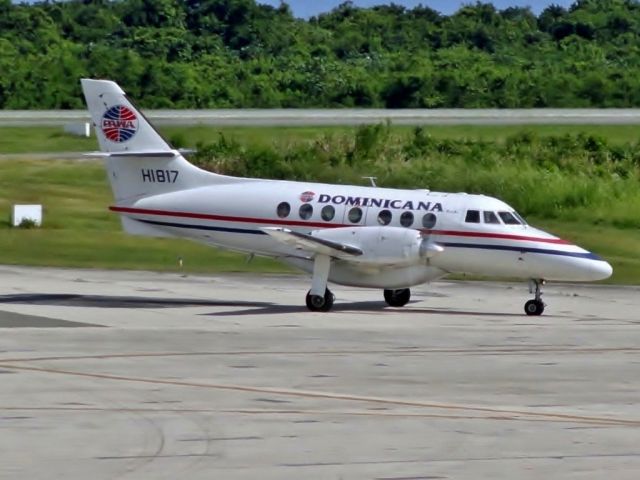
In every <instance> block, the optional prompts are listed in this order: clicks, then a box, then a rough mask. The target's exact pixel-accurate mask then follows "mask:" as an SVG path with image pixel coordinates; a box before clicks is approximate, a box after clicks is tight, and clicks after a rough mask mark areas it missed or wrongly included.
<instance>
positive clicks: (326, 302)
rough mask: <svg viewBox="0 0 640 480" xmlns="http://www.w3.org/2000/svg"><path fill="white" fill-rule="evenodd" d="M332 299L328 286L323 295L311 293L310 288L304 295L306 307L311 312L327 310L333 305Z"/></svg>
mask: <svg viewBox="0 0 640 480" xmlns="http://www.w3.org/2000/svg"><path fill="white" fill-rule="evenodd" d="M334 299H335V297H334V296H333V293H332V292H331V290H329V289H328V288H327V289H326V290H325V291H324V297H323V296H320V295H311V290H309V291H308V292H307V297H306V302H307V308H308V309H309V310H311V311H312V312H328V311H329V310H331V307H333V300H334Z"/></svg>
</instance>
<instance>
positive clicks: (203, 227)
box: [134, 218, 266, 235]
mask: <svg viewBox="0 0 640 480" xmlns="http://www.w3.org/2000/svg"><path fill="white" fill-rule="evenodd" d="M134 220H138V221H139V222H143V223H149V224H151V225H159V226H161V227H177V228H189V229H192V230H213V231H215V232H227V233H248V234H250V235H266V233H264V232H263V231H262V230H246V229H244V228H229V227H211V226H209V225H186V224H184V223H173V222H159V221H157V220H142V219H139V218H136V219H134Z"/></svg>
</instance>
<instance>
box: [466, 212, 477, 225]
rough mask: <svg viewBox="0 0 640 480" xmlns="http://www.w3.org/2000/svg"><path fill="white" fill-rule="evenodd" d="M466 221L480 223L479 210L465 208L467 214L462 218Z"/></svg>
mask: <svg viewBox="0 0 640 480" xmlns="http://www.w3.org/2000/svg"><path fill="white" fill-rule="evenodd" d="M464 221H465V222H467V223H480V211H479V210H467V216H466V217H465V219H464Z"/></svg>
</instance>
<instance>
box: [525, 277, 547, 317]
mask: <svg viewBox="0 0 640 480" xmlns="http://www.w3.org/2000/svg"><path fill="white" fill-rule="evenodd" d="M542 285H544V280H536V279H531V280H530V281H529V293H535V298H534V299H532V300H529V301H528V302H527V303H525V304H524V312H525V313H526V314H527V315H542V312H544V302H543V301H542V291H541V288H540V287H541V286H542Z"/></svg>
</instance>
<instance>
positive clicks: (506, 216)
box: [498, 212, 520, 225]
mask: <svg viewBox="0 0 640 480" xmlns="http://www.w3.org/2000/svg"><path fill="white" fill-rule="evenodd" d="M498 215H500V218H501V219H502V221H503V222H504V223H506V224H507V225H520V221H519V220H518V219H517V218H516V217H514V216H513V215H511V213H510V212H498Z"/></svg>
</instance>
